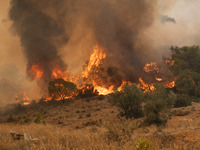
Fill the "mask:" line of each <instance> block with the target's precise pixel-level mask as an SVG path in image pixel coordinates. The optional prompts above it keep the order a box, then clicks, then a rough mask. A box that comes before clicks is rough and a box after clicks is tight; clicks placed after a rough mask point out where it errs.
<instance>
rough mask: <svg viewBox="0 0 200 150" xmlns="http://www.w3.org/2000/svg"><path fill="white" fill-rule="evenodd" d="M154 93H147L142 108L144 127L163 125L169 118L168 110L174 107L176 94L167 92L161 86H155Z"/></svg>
mask: <svg viewBox="0 0 200 150" xmlns="http://www.w3.org/2000/svg"><path fill="white" fill-rule="evenodd" d="M155 87H156V89H157V90H156V91H154V92H151V93H149V95H148V101H147V102H146V104H145V106H144V112H145V120H144V123H145V124H146V125H150V124H157V125H160V124H165V123H166V122H167V120H168V118H169V112H170V108H172V107H173V106H174V102H175V100H176V94H174V93H173V92H172V91H169V92H168V91H167V90H166V89H165V87H164V85H163V84H156V85H155Z"/></svg>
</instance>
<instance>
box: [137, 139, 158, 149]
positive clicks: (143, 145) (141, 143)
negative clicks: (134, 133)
mask: <svg viewBox="0 0 200 150" xmlns="http://www.w3.org/2000/svg"><path fill="white" fill-rule="evenodd" d="M135 148H136V149H137V150H155V147H154V145H153V144H152V143H151V142H149V141H148V140H145V139H142V138H141V139H139V140H137V142H136V144H135Z"/></svg>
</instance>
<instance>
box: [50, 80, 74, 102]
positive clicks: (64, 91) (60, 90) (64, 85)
mask: <svg viewBox="0 0 200 150" xmlns="http://www.w3.org/2000/svg"><path fill="white" fill-rule="evenodd" d="M48 90H49V95H50V96H51V97H53V99H55V100H64V99H67V98H73V97H74V96H76V95H77V88H76V85H75V84H74V83H72V82H68V81H65V80H63V79H62V78H58V79H54V80H53V81H50V82H49V87H48Z"/></svg>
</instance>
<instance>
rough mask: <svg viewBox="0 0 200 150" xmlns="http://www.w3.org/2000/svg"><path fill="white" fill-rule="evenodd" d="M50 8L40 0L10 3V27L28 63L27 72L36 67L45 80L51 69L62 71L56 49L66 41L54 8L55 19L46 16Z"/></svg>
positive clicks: (63, 65) (13, 0) (14, 0)
mask: <svg viewBox="0 0 200 150" xmlns="http://www.w3.org/2000/svg"><path fill="white" fill-rule="evenodd" d="M51 6H52V4H50V2H48V1H44V0H42V1H37V0H12V1H11V9H10V18H11V20H13V27H14V29H15V31H16V33H17V34H18V35H19V36H20V39H21V45H22V47H23V50H24V52H25V55H26V57H27V60H28V64H27V70H30V69H31V67H32V65H38V66H39V68H40V69H41V70H44V77H45V78H46V79H50V77H51V73H52V69H54V67H56V66H58V67H59V68H61V69H65V64H64V63H63V62H62V60H61V58H60V56H59V55H58V51H57V48H58V46H59V44H60V43H63V42H66V41H67V36H66V35H64V30H65V29H64V26H63V24H62V20H59V17H58V14H56V12H57V11H56V7H55V8H54V7H53V8H52V9H53V12H55V14H54V15H55V17H53V16H51V15H49V14H48V10H49V9H51ZM45 10H46V11H47V12H45Z"/></svg>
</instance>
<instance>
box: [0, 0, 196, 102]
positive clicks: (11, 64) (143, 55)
mask: <svg viewBox="0 0 200 150" xmlns="http://www.w3.org/2000/svg"><path fill="white" fill-rule="evenodd" d="M199 6H200V1H199V0H153V1H151V2H149V1H148V0H140V1H137V0H123V2H122V0H101V1H99V0H74V1H72V0H52V1H48V0H40V1H37V0H10V1H9V0H0V97H3V99H4V100H5V101H8V99H9V100H10V101H14V98H13V99H12V98H11V97H10V95H15V94H16V93H17V92H18V91H20V90H26V91H27V92H28V94H29V95H30V97H31V98H38V97H40V92H39V91H40V90H38V89H39V88H38V87H37V84H36V82H35V81H31V80H30V79H28V78H27V69H30V67H31V66H32V65H33V64H37V63H41V64H42V66H43V68H44V69H45V70H46V76H48V75H49V74H50V73H49V72H50V70H51V69H52V67H53V64H55V63H57V65H59V67H60V68H64V69H65V68H67V69H68V70H69V71H72V73H73V74H75V75H76V74H80V73H81V72H82V71H83V70H82V68H83V65H84V64H85V62H86V61H87V60H88V58H89V56H90V54H91V53H92V47H93V46H95V45H96V44H99V45H100V46H101V47H102V48H103V49H104V50H105V51H106V52H107V58H106V59H105V61H104V69H105V70H104V74H103V75H104V76H110V77H109V80H110V82H115V80H120V79H122V78H125V79H127V80H132V81H136V79H137V78H138V77H139V76H141V74H142V67H143V65H144V63H146V62H149V61H154V60H159V59H161V58H162V56H163V55H167V54H168V53H169V47H170V46H171V45H177V46H183V45H194V44H196V45H199V43H200V40H199V39H200V38H199V34H200V28H199V25H200V10H199ZM162 16H168V17H169V18H173V19H175V21H176V24H175V23H172V22H170V21H169V22H164V23H163V22H162V21H161V18H162ZM113 72H114V73H113ZM113 74H114V75H113ZM105 82H107V80H106V81H105ZM16 87H17V88H16ZM36 92H37V94H36Z"/></svg>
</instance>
